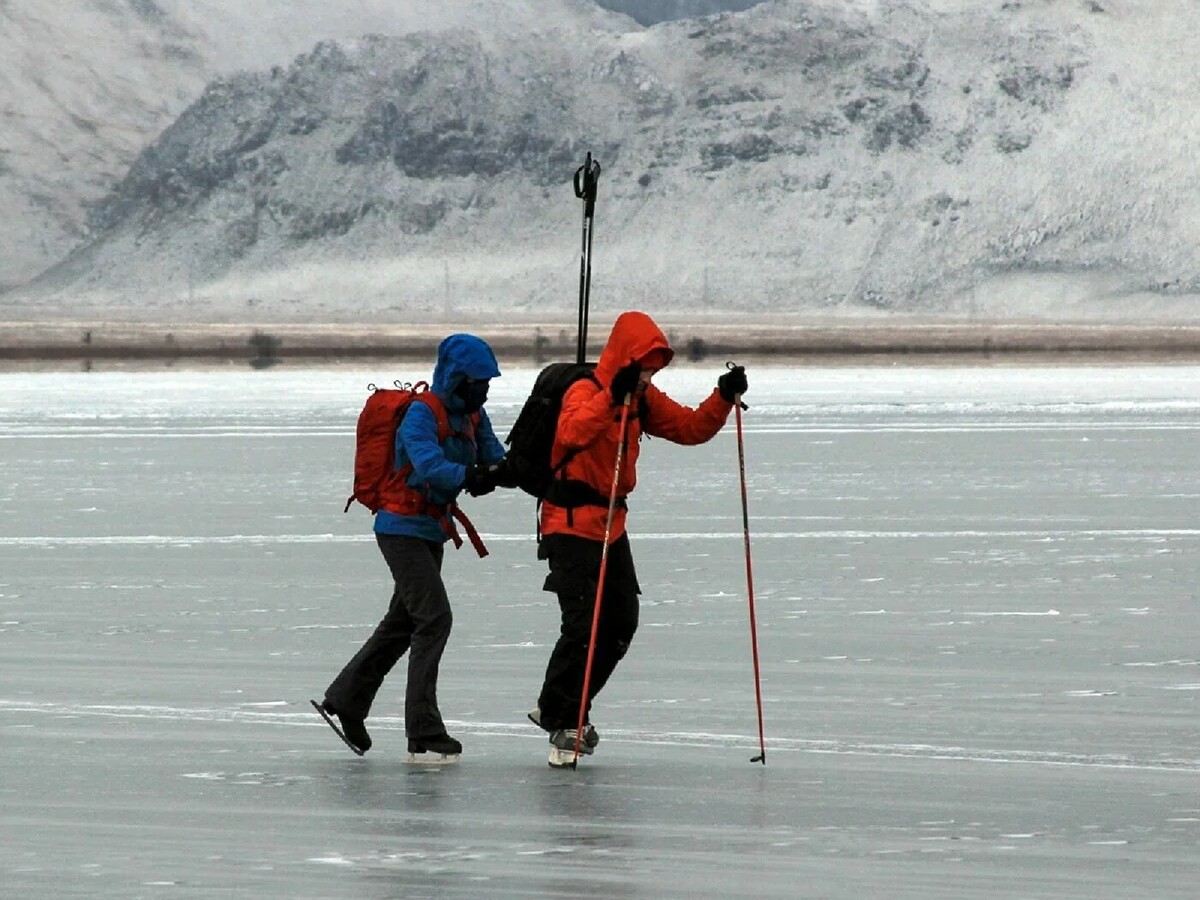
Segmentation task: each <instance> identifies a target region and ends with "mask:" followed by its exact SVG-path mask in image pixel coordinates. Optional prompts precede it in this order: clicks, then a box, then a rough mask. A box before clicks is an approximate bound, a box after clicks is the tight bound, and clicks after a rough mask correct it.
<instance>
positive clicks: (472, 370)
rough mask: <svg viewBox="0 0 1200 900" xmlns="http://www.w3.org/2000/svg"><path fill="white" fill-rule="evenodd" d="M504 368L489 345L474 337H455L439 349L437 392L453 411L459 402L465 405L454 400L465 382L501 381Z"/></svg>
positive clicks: (436, 370)
mask: <svg viewBox="0 0 1200 900" xmlns="http://www.w3.org/2000/svg"><path fill="white" fill-rule="evenodd" d="M499 376H500V366H498V365H497V364H496V354H495V353H493V352H492V348H491V347H489V346H488V343H487V341H485V340H483V339H482V338H477V337H475V335H473V334H452V335H450V336H449V337H448V338H446V339H445V340H444V341H442V343H441V344H439V345H438V355H437V366H436V367H435V368H434V370H433V384H432V385H431V387H432V388H433V390H434V392H435V393H436V394H437V395H438V396H439V397H441V398H442V400H443V401H445V402H446V405H447V407H449V408H451V409H453V408H454V407H455V402H456V401H457V404H458V405H460V406H461V404H462V401H460V400H458V398H457V397H455V396H454V389H455V388H456V387H458V385H459V383H460V382H461V381H462V380H463V379H464V378H473V379H475V380H476V381H478V380H481V379H484V378H498V377H499Z"/></svg>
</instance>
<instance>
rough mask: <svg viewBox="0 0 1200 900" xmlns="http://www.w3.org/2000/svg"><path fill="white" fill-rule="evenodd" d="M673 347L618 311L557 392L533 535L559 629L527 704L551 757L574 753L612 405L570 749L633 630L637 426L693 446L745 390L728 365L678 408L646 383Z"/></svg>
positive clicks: (589, 730)
mask: <svg viewBox="0 0 1200 900" xmlns="http://www.w3.org/2000/svg"><path fill="white" fill-rule="evenodd" d="M674 355H675V354H674V351H673V350H672V349H671V347H670V344H669V343H668V342H667V339H666V336H665V335H664V334H663V332H662V329H660V328H659V327H658V325H657V324H655V322H654V320H653V319H651V318H650V316H648V315H646V314H645V313H642V312H625V313H622V314H621V315H620V316H619V317H618V318H617V320H616V322H615V323H614V324H613V329H612V333H611V334H610V335H609V338H608V342H607V343H606V344H605V345H604V350H603V351H602V352H601V353H600V360H599V362H598V363H597V364H596V369H595V372H594V375H593V377H592V378H583V379H580V380H579V381H577V382H575V383H574V384H573V385H571V387H570V388H568V389H567V392H566V394H565V395H564V396H563V403H562V412H561V413H560V415H559V418H558V427H557V430H556V432H555V438H554V447H553V450H552V451H551V463H552V465H553V466H554V467H555V470H556V480H555V483H554V486H553V487H552V489H551V490H550V492H549V494H548V495H547V497H546V499H545V500H544V501H543V502H542V506H541V534H542V537H541V541H540V542H539V544H538V558H539V559H545V560H547V561H548V563H549V568H550V572H549V575H548V576H547V577H546V581H545V584H544V586H543V589H544V590H547V591H550V592H552V593H554V594H557V595H558V604H559V609H560V610H561V613H562V628H561V631H560V634H559V638H558V641H557V643H556V644H555V646H554V649H553V651H552V652H551V654H550V661H549V663H548V664H547V666H546V677H545V680H544V682H543V684H542V690H541V694H540V696H539V697H538V703H537V706H536V707H535V708H534V709H533V711H532V712H530V714H529V718H530V719H531V720H532V721H533V722H534V723H535V724H537V725H539V726H541V727H542V729H543V730H545V731H547V732H549V734H550V744H551V750H550V764H551V765H568V764H570V762H571V761H573V760H574V758H575V753H576V747H575V738H576V731H577V727H578V717H579V708H580V700H581V695H582V693H583V680H584V670H585V668H586V665H587V655H588V643H589V640H590V638H591V630H592V617H593V606H594V603H595V599H596V588H597V582H598V581H599V575H600V560H601V554H602V552H603V543H604V529H605V524H606V521H607V518H608V505H609V492H610V491H611V489H612V483H613V471H614V469H615V468H616V460H617V446H618V444H619V443H620V441H621V439H622V435H621V414H622V409H621V408H622V406H623V405H624V404H625V402H626V399H627V398H629V399H630V401H631V402H630V408H629V413H628V421H627V423H626V428H625V435H624V441H625V446H624V450H623V458H622V463H621V471H620V476H619V479H618V481H617V502H616V508H615V510H614V514H613V521H612V527H611V531H610V533H609V547H608V562H607V566H606V569H605V580H604V594H603V597H602V598H601V605H600V610H601V611H600V622H599V627H598V630H597V633H596V646H595V648H594V651H593V654H594V655H593V661H592V671H591V678H590V681H589V689H588V695H589V696H588V713H587V715H586V718H585V721H586V722H587V723H588V724H587V725H586V727H585V728H584V733H583V743H582V745H581V746H580V747H579V748H578V752H579V753H591V752H592V751H593V750H594V749H595V747H596V744H597V743H598V742H599V737H598V735H597V734H596V729H595V728H594V727H592V725H591V720H590V710H591V705H592V701H593V700H594V699H595V697H596V695H597V694H598V693H600V691H601V690H602V689H603V687H604V685H605V684H606V683H607V682H608V679H609V676H610V675H612V673H613V670H614V669H615V668H616V666H617V663H618V662H620V660H621V658H622V657H623V656H624V655H625V652H626V651H627V650H628V649H629V644H630V642H631V641H632V640H633V635H634V632H635V631H636V630H637V624H638V594H639V593H641V589H640V587H639V585H638V580H637V573H636V572H635V570H634V565H633V556H632V554H631V553H630V549H629V537H628V535H627V534H626V532H625V515H626V504H625V498H626V497H627V496H628V495H629V494H630V493H632V492H633V489H634V487H635V486H636V485H637V460H638V444H639V440H640V438H641V436H642V434H643V433H645V434H648V435H652V436H654V437H661V438H665V439H666V440H669V441H673V442H674V443H676V444H702V443H704V442H706V441H708V440H710V439H712V438H713V437H714V436H715V435H716V433H717V432H718V431H720V430H721V427H722V426H723V425H724V424H725V421H726V419H727V418H728V417H729V412H730V410H732V409H733V403H734V402H735V399H736V398H738V397H739V396H740V395H741V394H743V393H745V391H746V388H747V383H746V371H745V369H744V368H742V367H741V366H738V367H736V368H734V369H731V370H729V371H727V372H725V373H724V374H723V375H721V377H720V378H718V379H717V387H716V388H714V390H713V392H712V393H711V394H710V395H709V396H708V397H706V398H705V399H704V401H703V402H702V403H701V404H700V405H699V406H698V407H697V408H695V409H692V408H691V407H688V406H684V405H683V404H681V403H678V402H676V401H675V400H673V399H671V398H670V397H668V396H667V395H666V394H665V393H663V392H662V391H661V390H659V389H658V388H657V387H655V386H654V384H653V383H652V381H651V379H652V378H653V377H654V374H655V373H656V372H658V371H660V370H662V369H664V368H666V366H667V365H669V364H670V362H671V358H672V357H673V356H674Z"/></svg>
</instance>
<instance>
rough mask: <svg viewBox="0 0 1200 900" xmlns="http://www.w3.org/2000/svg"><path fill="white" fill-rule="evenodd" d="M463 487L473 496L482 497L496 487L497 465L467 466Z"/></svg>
mask: <svg viewBox="0 0 1200 900" xmlns="http://www.w3.org/2000/svg"><path fill="white" fill-rule="evenodd" d="M463 487H464V488H466V490H467V493H468V494H470V495H471V496H472V497H482V496H483V495H484V494H490V493H491V492H492V491H494V490H495V489H496V467H495V466H467V477H466V478H465V479H464V480H463Z"/></svg>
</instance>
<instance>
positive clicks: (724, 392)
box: [717, 366, 750, 403]
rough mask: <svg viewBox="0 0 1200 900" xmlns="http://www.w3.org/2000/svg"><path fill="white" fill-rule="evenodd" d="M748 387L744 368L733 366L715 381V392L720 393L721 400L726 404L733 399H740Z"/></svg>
mask: <svg viewBox="0 0 1200 900" xmlns="http://www.w3.org/2000/svg"><path fill="white" fill-rule="evenodd" d="M749 387H750V385H749V384H747V382H746V367H745V366H734V367H733V368H732V369H730V370H729V371H728V372H726V373H725V374H724V375H722V376H721V377H720V378H718V379H717V390H718V391H720V392H721V399H722V400H724V401H725V402H726V403H732V402H733V399H734V397H740V396H741V395H742V394H744V393H746V389H747V388H749Z"/></svg>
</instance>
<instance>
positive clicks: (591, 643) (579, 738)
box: [571, 394, 633, 769]
mask: <svg viewBox="0 0 1200 900" xmlns="http://www.w3.org/2000/svg"><path fill="white" fill-rule="evenodd" d="M632 400H633V395H632V394H626V395H625V403H624V405H623V406H622V407H621V440H620V442H619V443H618V444H617V462H616V465H614V466H613V480H612V488H611V489H610V490H609V492H608V518H607V519H605V521H604V545H603V548H602V549H601V551H600V575H599V576H598V577H597V579H596V601H595V603H593V604H592V633H591V636H590V637H589V638H588V652H587V665H586V666H585V667H584V669H583V696H582V697H581V698H580V700H579V724H578V725H577V726H576V728H575V755H574V756H573V757H571V768H572V769H574V768H576V767H577V766H578V765H579V746H580V744H581V743H582V742H583V726H584V721H585V720H586V719H587V708H588V689H589V688H590V687H591V686H592V660H593V659H595V657H596V634H597V633H598V632H599V630H600V601H601V599H602V598H603V597H604V575H605V573H606V572H607V570H608V539H609V535H610V534H611V533H612V521H613V513H614V512H615V510H616V508H617V482H618V481H619V480H620V478H621V458H622V457H623V456H624V451H625V426H626V425H627V424H628V422H629V404H630V402H631V401H632Z"/></svg>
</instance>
